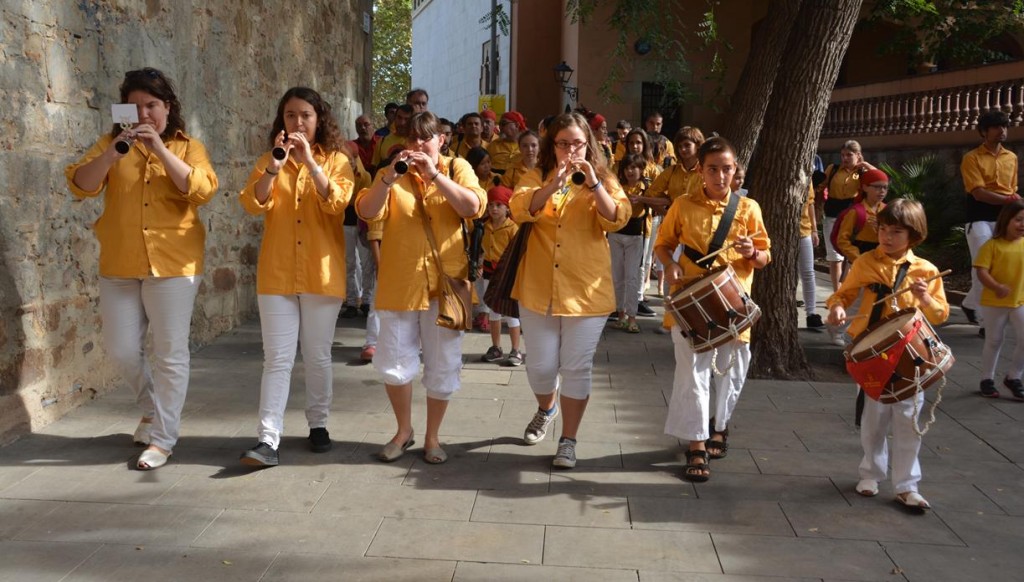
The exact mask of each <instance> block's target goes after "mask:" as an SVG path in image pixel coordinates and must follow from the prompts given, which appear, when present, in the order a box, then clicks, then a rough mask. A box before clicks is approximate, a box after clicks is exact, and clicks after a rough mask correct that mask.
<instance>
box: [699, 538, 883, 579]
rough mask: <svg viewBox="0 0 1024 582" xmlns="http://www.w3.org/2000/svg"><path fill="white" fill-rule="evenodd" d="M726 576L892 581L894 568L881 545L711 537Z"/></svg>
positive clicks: (834, 541)
mask: <svg viewBox="0 0 1024 582" xmlns="http://www.w3.org/2000/svg"><path fill="white" fill-rule="evenodd" d="M711 537H712V538H713V539H714V542H715V550H716V551H717V552H718V559H719V560H720V561H721V563H722V570H723V571H724V572H725V573H726V574H751V575H761V574H764V573H765V572H771V573H772V574H774V575H778V576H784V577H787V578H797V577H806V578H826V577H828V578H835V579H843V580H892V579H893V577H892V571H893V568H894V565H893V563H892V560H890V559H889V557H888V556H887V555H886V554H885V550H884V549H883V548H882V547H881V546H880V545H879V544H878V543H877V542H860V541H851V540H820V539H808V538H783V537H768V536H748V535H736V534H711Z"/></svg>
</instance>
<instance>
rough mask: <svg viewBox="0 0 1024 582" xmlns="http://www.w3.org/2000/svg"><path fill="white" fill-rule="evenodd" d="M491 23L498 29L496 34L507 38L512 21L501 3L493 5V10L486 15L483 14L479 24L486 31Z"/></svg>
mask: <svg viewBox="0 0 1024 582" xmlns="http://www.w3.org/2000/svg"><path fill="white" fill-rule="evenodd" d="M491 22H494V24H495V25H496V26H497V27H498V32H499V33H501V34H502V35H504V36H508V35H509V31H511V30H512V19H511V17H509V15H508V12H505V5H504V4H502V3H501V2H498V3H497V4H495V6H494V10H493V11H488V12H487V14H484V16H483V18H481V19H480V24H482V25H483V26H484V28H485V29H488V30H489V29H490V28H491Z"/></svg>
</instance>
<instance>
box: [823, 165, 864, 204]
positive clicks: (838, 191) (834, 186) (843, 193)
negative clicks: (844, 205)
mask: <svg viewBox="0 0 1024 582" xmlns="http://www.w3.org/2000/svg"><path fill="white" fill-rule="evenodd" d="M833 167H834V166H829V167H828V168H826V169H825V175H826V176H827V175H829V173H831V172H832V168H833ZM857 192H860V174H858V173H857V170H847V169H846V168H843V167H839V168H838V169H836V171H835V174H833V175H832V180H831V181H829V183H828V198H829V200H852V199H853V198H854V196H856V195H857Z"/></svg>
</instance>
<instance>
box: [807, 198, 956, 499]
mask: <svg viewBox="0 0 1024 582" xmlns="http://www.w3.org/2000/svg"><path fill="white" fill-rule="evenodd" d="M927 236H928V224H927V220H926V218H925V214H924V208H923V207H922V206H921V204H920V203H919V202H915V201H911V200H905V199H898V200H894V201H893V202H891V203H890V204H889V205H888V206H886V207H885V208H883V209H882V210H881V211H880V212H879V213H878V247H877V248H876V249H874V250H872V251H870V252H867V253H864V254H863V255H861V256H860V258H858V259H857V260H856V261H855V262H854V263H853V266H852V267H851V268H850V273H849V275H848V276H847V277H846V280H845V281H844V282H843V284H842V286H841V287H840V288H839V290H838V291H836V292H835V293H834V294H833V295H832V296H831V297H829V299H828V301H827V302H826V305H828V307H829V316H828V319H829V323H830V324H832V325H842V324H843V323H845V322H846V321H847V315H846V308H847V307H849V306H850V305H852V304H853V302H854V301H855V300H856V299H857V297H858V296H859V295H860V294H861V292H862V291H863V292H864V296H863V297H862V298H861V302H860V313H858V314H857V315H856V316H854V317H851V318H849V319H851V320H852V323H851V324H850V333H851V335H853V336H854V337H857V335H859V334H860V333H861V332H862V331H864V330H865V329H866V328H867V327H868V326H869V325H870V324H872V323H875V322H876V321H881V320H882V319H883V318H884V317H885V316H888V315H890V314H892V313H894V312H896V311H899V310H901V309H908V308H916V309H918V310H920V313H921V314H922V315H923V316H924V318H925V319H927V320H928V322H930V323H932V324H939V323H942V322H944V321H946V318H948V317H949V304H948V303H947V302H946V293H945V291H944V290H943V286H942V278H941V277H940V276H939V270H938V269H936V268H935V265H933V264H931V263H930V262H928V261H926V260H924V259H922V258H920V257H918V256H916V255H915V254H914V253H913V251H911V248H912V247H914V246H917V245H918V244H920V243H921V242H922V241H923V240H924V239H925V237H927ZM904 281H907V282H909V283H904ZM905 285H906V286H907V287H909V290H907V292H902V293H898V294H895V295H893V296H892V297H891V298H888V299H887V300H886V301H885V302H883V303H880V304H878V305H877V306H875V305H874V304H875V302H876V301H878V300H879V299H882V298H886V297H887V296H889V295H890V294H891V293H893V291H900V290H903V289H904V287H905ZM923 403H924V393H923V392H918V393H916V394H915V395H914V396H912V397H910V398H907V399H905V400H900V401H898V402H895V403H892V404H883V403H882V402H879V401H876V400H874V399H871V398H868V399H865V401H864V405H863V406H864V408H863V412H862V415H861V418H860V421H861V422H860V441H861V446H862V447H863V448H864V458H863V460H861V463H860V478H861V479H860V481H859V482H858V483H857V487H856V491H857V493H859V494H861V495H864V496H866V497H874V496H875V495H878V482H879V481H881V480H883V479H885V477H886V471H887V468H888V466H889V447H888V443H887V442H886V435H887V434H888V433H889V428H890V426H891V427H892V432H893V439H892V448H893V454H892V478H893V490H894V491H895V493H896V501H898V502H899V503H902V504H903V505H905V506H907V507H911V508H914V509H918V510H921V511H924V510H926V509H929V508H930V505H929V504H928V502H927V501H926V500H925V498H924V497H922V496H921V494H920V493H918V491H917V484H918V482H919V481H920V480H921V466H920V463H919V462H918V459H917V455H918V452H919V451H920V449H921V436H920V434H919V432H918V431H916V430H915V427H916V425H917V415H918V413H919V412H920V410H921V407H922V406H923Z"/></svg>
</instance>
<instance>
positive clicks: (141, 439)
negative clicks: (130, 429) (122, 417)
mask: <svg viewBox="0 0 1024 582" xmlns="http://www.w3.org/2000/svg"><path fill="white" fill-rule="evenodd" d="M152 435H153V421H152V420H140V421H139V426H137V427H135V434H134V435H132V442H134V443H135V444H137V445H139V446H143V447H148V446H149V444H150V443H151V442H153V436H152Z"/></svg>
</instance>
